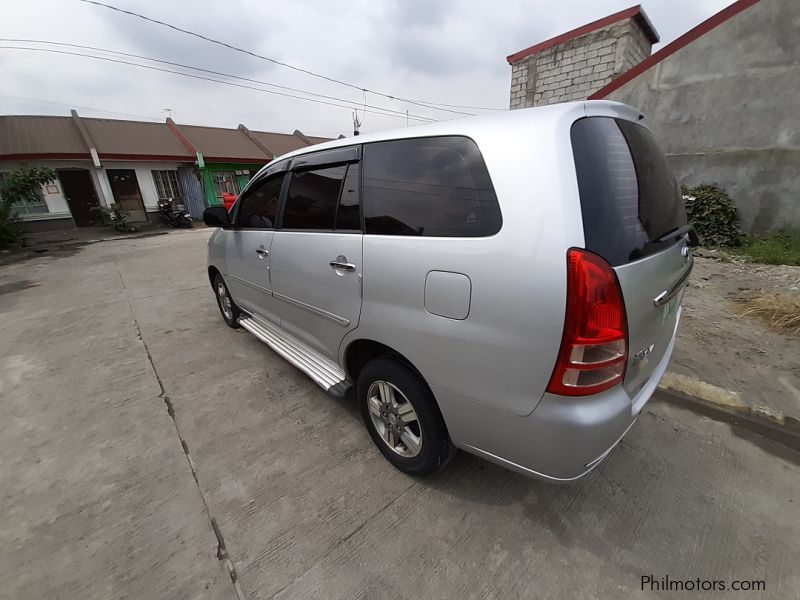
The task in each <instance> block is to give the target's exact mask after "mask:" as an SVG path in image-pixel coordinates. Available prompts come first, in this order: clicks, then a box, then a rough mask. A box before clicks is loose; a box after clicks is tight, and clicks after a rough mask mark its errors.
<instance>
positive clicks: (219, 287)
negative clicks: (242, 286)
mask: <svg viewBox="0 0 800 600" xmlns="http://www.w3.org/2000/svg"><path fill="white" fill-rule="evenodd" d="M214 296H215V297H216V298H217V306H219V312H220V313H222V318H223V319H224V320H225V323H227V325H228V327H232V328H233V329H238V328H239V316H240V315H241V314H242V311H241V310H239V307H238V306H236V303H235V302H234V301H233V298H232V297H231V293H230V292H229V291H228V286H227V285H226V283H225V280H224V279H223V278H222V275H220V274H219V273H217V275H216V277H214Z"/></svg>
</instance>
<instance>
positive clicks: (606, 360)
mask: <svg viewBox="0 0 800 600" xmlns="http://www.w3.org/2000/svg"><path fill="white" fill-rule="evenodd" d="M627 362H628V325H627V318H626V316H625V305H624V304H623V302H622V292H621V291H620V288H619V282H618V281H617V276H616V274H615V273H614V271H613V269H612V268H611V266H610V265H609V264H608V263H607V262H606V261H604V260H603V259H602V258H600V257H599V256H597V255H595V254H592V253H590V252H587V251H585V250H578V249H575V248H573V249H571V250H569V252H567V312H566V318H565V320H564V335H563V336H562V338H561V349H560V350H559V353H558V360H557V362H556V367H555V370H554V371H553V375H552V376H551V377H550V383H549V384H548V386H547V391H548V392H550V393H551V394H559V395H562V396H586V395H589V394H596V393H598V392H602V391H603V390H607V389H608V388H611V387H614V386H615V385H617V384H618V383H621V382H622V380H623V378H624V377H625V365H626V364H627Z"/></svg>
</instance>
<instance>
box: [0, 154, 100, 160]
mask: <svg viewBox="0 0 800 600" xmlns="http://www.w3.org/2000/svg"><path fill="white" fill-rule="evenodd" d="M48 159H50V160H76V159H77V160H88V161H90V162H91V160H92V157H91V155H90V154H89V153H88V152H85V153H82V152H27V153H23V154H0V160H48Z"/></svg>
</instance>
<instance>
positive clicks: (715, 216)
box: [681, 183, 744, 246]
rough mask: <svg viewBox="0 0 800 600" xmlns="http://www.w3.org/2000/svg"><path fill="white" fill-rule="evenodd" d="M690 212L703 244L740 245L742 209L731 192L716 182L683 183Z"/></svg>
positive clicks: (685, 201)
mask: <svg viewBox="0 0 800 600" xmlns="http://www.w3.org/2000/svg"><path fill="white" fill-rule="evenodd" d="M681 194H682V195H683V201H684V204H685V206H686V216H687V217H688V219H689V222H690V223H691V224H692V225H694V228H695V231H696V232H697V236H698V237H699V238H700V243H701V244H702V245H703V246H738V245H740V244H741V243H742V240H743V237H744V236H743V235H742V230H741V223H740V220H739V213H738V212H737V210H736V206H734V204H733V202H732V201H731V199H730V196H728V194H726V193H725V190H723V189H722V188H720V187H719V186H718V185H717V184H716V183H712V184H703V185H698V186H697V187H694V188H687V187H686V186H681Z"/></svg>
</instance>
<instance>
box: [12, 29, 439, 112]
mask: <svg viewBox="0 0 800 600" xmlns="http://www.w3.org/2000/svg"><path fill="white" fill-rule="evenodd" d="M0 42H13V43H15V44H17V43H33V44H45V45H51V46H63V47H67V48H80V49H82V50H95V51H98V52H106V53H108V54H114V55H117V56H127V57H129V58H138V59H141V60H147V61H151V62H155V63H160V64H164V65H170V66H173V67H180V68H182V69H191V70H193V71H199V72H202V73H209V74H211V75H220V76H222V77H229V78H231V79H238V80H240V81H247V82H250V83H258V84H260V85H266V86H270V87H274V88H278V89H282V90H288V91H291V92H298V93H300V94H307V95H309V96H315V97H317V98H325V99H326V100H335V101H337V102H348V103H350V104H354V105H356V106H357V108H359V109H361V108H362V107H363V106H366V107H367V108H374V109H376V110H382V111H385V112H390V113H396V114H397V115H398V116H402V117H403V118H405V116H406V111H399V110H394V109H393V108H385V107H383V106H375V105H372V104H362V103H360V102H357V101H355V100H347V99H346V98H339V97H337V96H328V95H325V94H317V93H316V92H309V91H307V90H303V89H300V88H293V87H289V86H286V85H278V84H277V83H270V82H268V81H260V80H258V79H250V78H248V77H241V76H239V75H233V74H231V73H224V72H222V71H214V70H211V69H204V68H202V67H194V66H192V65H185V64H182V63H177V62H172V61H169V60H161V59H158V58H151V57H149V56H142V55H141V54H133V53H130V52H121V51H119V50H109V49H107V48H99V47H97V46H85V45H83V44H70V43H67V42H54V41H50V40H33V39H25V38H0ZM411 116H412V117H417V118H419V119H424V120H426V121H429V122H430V121H435V119H432V118H429V117H426V116H425V115H415V114H413V113H412V114H411Z"/></svg>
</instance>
